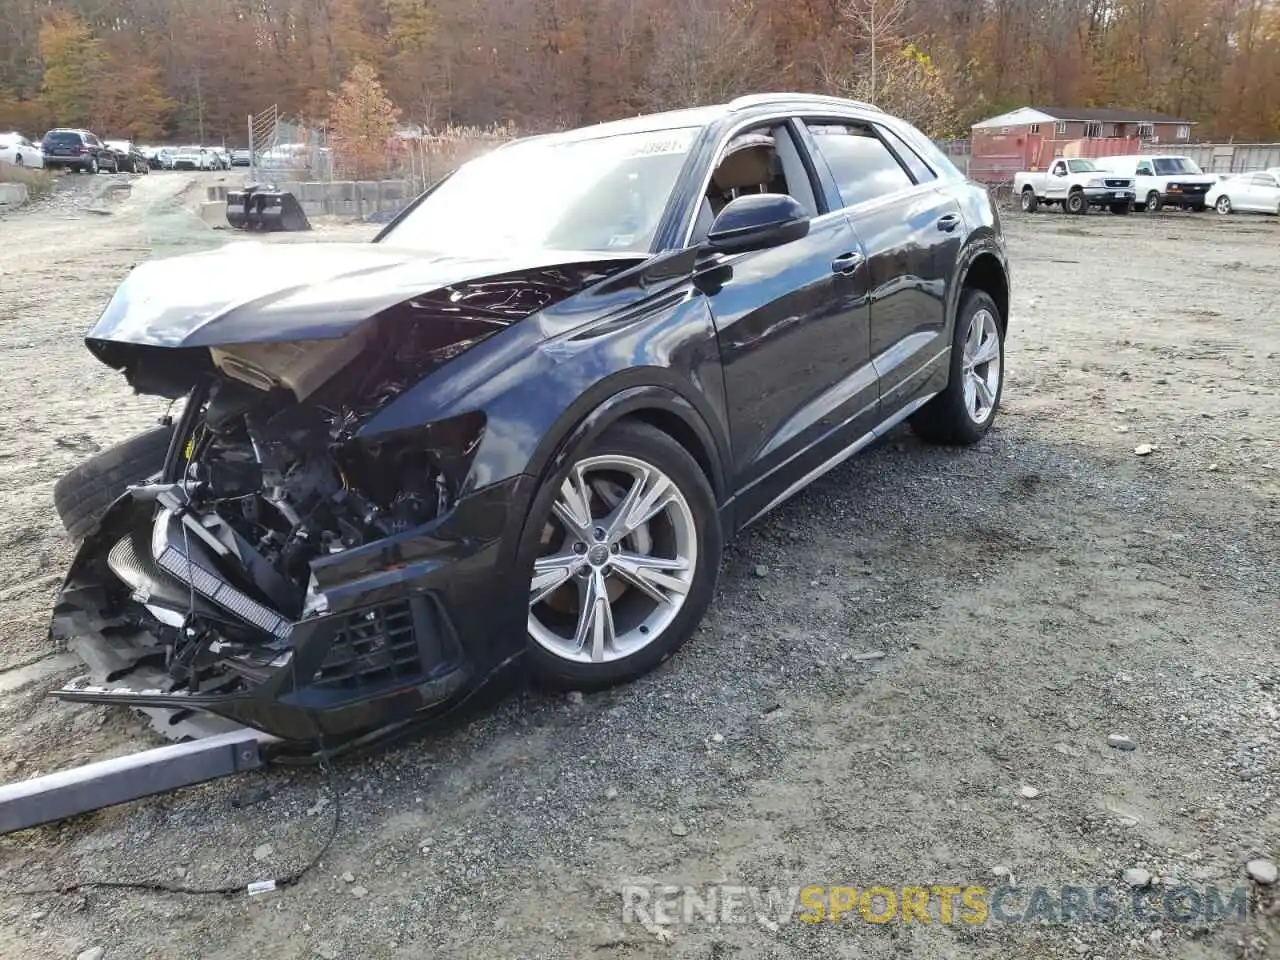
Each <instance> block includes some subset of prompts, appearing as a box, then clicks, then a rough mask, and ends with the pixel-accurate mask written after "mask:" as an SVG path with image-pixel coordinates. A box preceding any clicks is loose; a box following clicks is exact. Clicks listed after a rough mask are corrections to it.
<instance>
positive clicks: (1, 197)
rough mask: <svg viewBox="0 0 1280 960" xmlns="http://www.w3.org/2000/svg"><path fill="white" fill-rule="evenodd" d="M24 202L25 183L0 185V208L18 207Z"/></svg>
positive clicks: (25, 193) (25, 199)
mask: <svg viewBox="0 0 1280 960" xmlns="http://www.w3.org/2000/svg"><path fill="white" fill-rule="evenodd" d="M26 202H27V185H26V184H25V183H0V207H6V206H8V207H20V206H22V205H23V204H24V203H26Z"/></svg>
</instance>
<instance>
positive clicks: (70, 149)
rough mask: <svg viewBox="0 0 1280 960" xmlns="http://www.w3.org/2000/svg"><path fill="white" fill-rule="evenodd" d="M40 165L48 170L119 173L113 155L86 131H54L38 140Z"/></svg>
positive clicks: (59, 129)
mask: <svg viewBox="0 0 1280 960" xmlns="http://www.w3.org/2000/svg"><path fill="white" fill-rule="evenodd" d="M40 149H41V150H42V151H43V152H44V165H45V167H47V168H48V169H50V170H59V169H62V170H71V171H75V172H81V173H98V172H99V171H100V170H106V171H109V172H111V173H119V172H120V167H119V164H118V163H117V157H116V154H115V153H114V152H113V151H112V150H110V149H109V148H108V147H107V146H106V145H105V144H104V143H103V142H102V141H101V140H99V139H98V138H97V137H96V136H94V135H93V134H92V133H90V132H89V131H88V130H78V129H68V128H58V129H55V130H50V131H49V132H48V133H46V134H45V135H44V136H43V137H42V138H41V140H40Z"/></svg>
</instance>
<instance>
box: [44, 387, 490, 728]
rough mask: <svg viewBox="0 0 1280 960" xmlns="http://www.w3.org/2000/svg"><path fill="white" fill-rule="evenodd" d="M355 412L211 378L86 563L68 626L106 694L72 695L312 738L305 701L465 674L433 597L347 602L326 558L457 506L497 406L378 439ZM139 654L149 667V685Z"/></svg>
mask: <svg viewBox="0 0 1280 960" xmlns="http://www.w3.org/2000/svg"><path fill="white" fill-rule="evenodd" d="M349 413H350V411H349V410H344V409H334V408H327V407H323V406H318V405H316V404H313V403H297V402H296V401H294V400H293V398H292V397H291V396H290V395H289V394H288V393H287V392H283V391H281V390H278V389H276V390H272V391H269V392H264V391H262V390H260V389H258V388H255V387H250V386H248V385H246V384H244V383H241V382H238V381H234V380H231V379H228V378H226V377H219V378H216V379H215V380H214V381H213V382H212V383H210V384H208V385H202V386H200V387H197V389H196V390H195V391H194V392H193V394H192V396H191V397H190V399H189V400H188V408H187V409H186V410H185V411H184V414H183V416H182V417H181V418H180V420H179V422H178V427H177V431H176V432H175V437H174V443H173V445H172V448H173V449H175V450H176V451H177V452H176V455H175V456H174V457H173V462H171V463H169V464H166V468H165V472H164V473H162V474H161V475H159V476H158V477H156V478H155V479H154V481H153V482H150V483H147V484H144V485H141V486H137V487H133V488H131V489H130V491H129V498H128V499H127V500H126V501H124V502H122V503H121V504H120V505H119V506H118V509H117V511H116V513H117V518H116V520H115V522H113V523H109V524H104V527H103V529H102V530H100V531H99V534H98V536H96V537H95V538H94V539H93V540H92V541H86V546H85V548H84V552H85V553H86V555H87V556H86V558H85V559H84V561H83V562H82V563H80V564H78V565H77V568H75V569H73V571H72V576H71V577H70V578H69V580H68V586H67V589H66V590H65V591H64V594H63V597H62V602H60V604H59V611H60V613H61V616H59V613H58V612H55V620H54V632H55V636H60V637H61V638H63V639H65V640H66V641H67V642H68V644H69V645H71V646H72V647H73V648H74V649H76V650H77V651H78V652H80V653H81V655H82V657H83V658H84V659H85V660H86V662H87V663H88V664H89V665H90V668H91V677H92V680H93V683H94V684H95V686H96V687H100V688H101V690H100V691H95V690H85V689H80V690H79V691H63V693H62V694H60V695H65V696H66V697H67V698H70V699H80V700H83V699H95V697H97V695H98V692H102V693H103V694H104V695H103V696H102V697H101V698H100V699H104V700H105V699H110V700H111V701H112V702H117V703H130V704H133V705H135V706H141V707H146V706H150V707H154V708H162V707H164V706H166V705H167V706H168V707H170V708H173V709H191V710H213V711H214V712H216V713H221V714H222V715H224V716H228V717H234V718H235V719H237V721H238V722H243V723H249V724H250V725H253V726H257V727H258V728H259V729H264V730H266V732H268V733H273V734H275V735H277V736H282V737H298V736H302V735H304V734H305V731H304V730H301V729H300V727H299V724H300V723H301V721H300V720H299V719H298V716H297V710H304V711H315V710H325V709H331V708H334V707H339V706H341V705H343V704H344V703H347V702H355V701H359V700H362V699H368V698H371V697H373V698H377V697H381V696H393V695H395V694H396V692H397V691H400V690H403V689H404V688H417V689H418V693H419V694H420V695H424V696H425V693H424V691H425V690H426V688H427V687H429V686H430V685H432V684H435V685H436V686H440V684H441V683H442V682H444V681H445V678H446V677H448V676H453V675H457V676H461V671H462V670H463V667H464V663H463V658H462V652H461V648H460V646H459V644H458V643H457V642H456V638H455V637H454V636H453V632H452V627H451V626H450V624H449V623H448V620H447V617H445V616H444V615H443V611H442V610H440V609H439V607H438V604H436V603H435V601H434V600H433V599H432V598H431V597H430V596H428V595H426V594H416V595H415V594H412V593H408V592H405V593H402V594H401V595H397V596H388V597H386V598H384V599H382V600H381V601H380V602H376V603H373V604H371V605H367V606H364V607H362V608H361V609H359V610H352V609H342V610H334V611H331V610H330V609H329V601H328V597H327V596H326V595H325V594H324V593H323V592H321V591H320V589H319V588H318V585H317V581H316V577H315V575H314V573H313V570H312V564H313V563H314V562H316V561H318V560H321V559H323V558H327V557H332V556H333V555H334V554H338V553H342V552H344V551H347V550H352V549H356V548H359V547H362V546H365V545H368V544H372V543H375V542H377V541H379V540H383V539H386V538H390V537H398V536H401V535H405V534H410V533H412V531H414V530H416V529H418V528H427V527H428V526H429V525H433V524H434V523H435V522H436V521H438V520H441V519H442V518H443V517H444V516H445V515H446V514H447V513H448V512H449V511H450V510H451V509H452V508H453V506H454V504H455V503H456V501H457V498H458V495H459V492H460V491H461V489H462V487H463V484H464V482H465V479H466V476H467V472H468V469H469V464H470V459H471V456H472V455H473V454H474V451H475V449H476V447H477V445H478V443H479V439H480V437H481V436H482V434H483V430H484V417H483V415H481V414H468V415H464V416H461V417H457V418H454V419H451V420H446V421H441V422H437V423H431V424H427V425H424V426H422V427H418V428H414V429H410V430H406V431H400V432H397V433H394V434H390V435H380V436H378V437H376V438H375V439H373V440H368V441H366V440H362V439H357V438H354V437H352V436H350V431H351V422H350V417H349ZM140 666H144V667H147V668H151V670H150V672H149V673H147V674H145V675H146V676H149V677H151V679H150V680H148V682H147V683H146V685H145V688H144V689H139V685H138V684H137V683H136V682H134V680H135V679H136V677H135V676H134V675H135V671H136V668H138V667H140ZM157 667H159V668H162V670H163V677H162V680H163V682H162V683H160V684H158V685H157V683H156V682H155V679H154V673H155V671H154V668H157ZM445 685H446V686H447V683H446V684H445ZM112 688H115V689H117V690H118V691H119V692H118V693H114V694H112V695H111V696H110V697H109V698H108V697H106V696H105V692H106V691H108V690H111V689H112ZM255 691H256V692H257V693H267V694H268V695H269V699H271V700H272V701H273V702H275V703H276V704H277V706H276V707H274V708H272V709H270V710H268V711H267V713H265V714H262V713H261V711H262V709H263V708H262V706H261V704H258V705H257V706H255V705H254V704H255V701H252V700H246V699H243V698H244V697H245V696H246V695H249V694H253V693H254V692H255ZM175 698H177V699H175ZM238 698H239V699H238ZM290 704H292V706H293V707H295V708H297V710H294V711H293V713H292V714H291V713H290V711H289V709H288V707H289V705H290ZM307 722H308V723H311V722H314V721H312V720H308V721H307ZM162 729H163V726H162ZM165 732H168V731H165ZM328 732H329V733H336V731H328ZM348 732H350V731H348Z"/></svg>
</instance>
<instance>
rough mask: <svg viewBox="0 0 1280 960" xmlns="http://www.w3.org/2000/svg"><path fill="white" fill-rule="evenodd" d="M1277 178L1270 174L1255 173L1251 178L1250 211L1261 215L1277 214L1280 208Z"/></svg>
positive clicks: (1279, 190) (1279, 191)
mask: <svg viewBox="0 0 1280 960" xmlns="http://www.w3.org/2000/svg"><path fill="white" fill-rule="evenodd" d="M1276 183H1277V181H1276V178H1275V177H1274V176H1272V175H1271V174H1269V173H1255V174H1254V175H1253V176H1252V177H1250V178H1249V205H1250V209H1252V210H1256V211H1258V212H1259V213H1276V212H1277V207H1280V199H1277V198H1278V197H1280V189H1278V188H1277V186H1276Z"/></svg>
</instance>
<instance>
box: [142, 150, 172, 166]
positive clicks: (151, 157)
mask: <svg viewBox="0 0 1280 960" xmlns="http://www.w3.org/2000/svg"><path fill="white" fill-rule="evenodd" d="M138 149H139V150H141V151H142V155H143V156H144V157H146V160H147V166H148V167H149V168H150V169H152V170H163V169H164V157H165V154H166V153H168V150H167V149H166V148H165V147H139V148H138Z"/></svg>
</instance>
